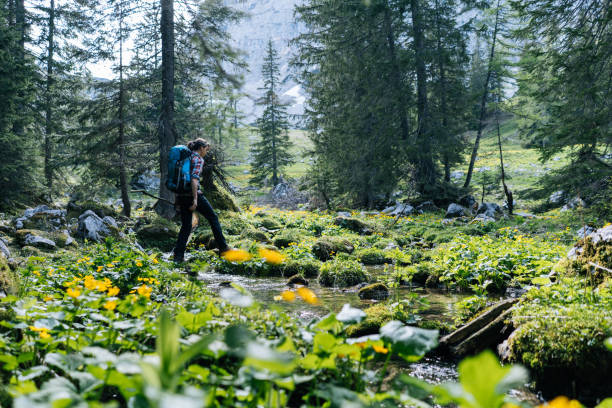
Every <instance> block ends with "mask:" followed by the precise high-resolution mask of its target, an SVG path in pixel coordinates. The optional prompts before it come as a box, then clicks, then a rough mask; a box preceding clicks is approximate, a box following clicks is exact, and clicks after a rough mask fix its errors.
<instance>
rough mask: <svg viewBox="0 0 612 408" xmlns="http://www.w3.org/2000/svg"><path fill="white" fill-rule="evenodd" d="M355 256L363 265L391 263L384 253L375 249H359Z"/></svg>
mask: <svg viewBox="0 0 612 408" xmlns="http://www.w3.org/2000/svg"><path fill="white" fill-rule="evenodd" d="M355 256H356V257H357V259H359V260H360V261H361V262H362V263H363V264H364V265H382V264H387V263H391V262H392V261H393V260H392V259H391V258H389V257H388V256H387V255H386V253H385V251H383V250H382V249H377V248H365V249H361V250H359V251H357V252H356V253H355Z"/></svg>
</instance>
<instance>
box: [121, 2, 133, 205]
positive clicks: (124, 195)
mask: <svg viewBox="0 0 612 408" xmlns="http://www.w3.org/2000/svg"><path fill="white" fill-rule="evenodd" d="M122 6H123V5H122V4H121V5H119V7H120V8H121V9H120V11H119V184H120V186H121V201H122V202H123V211H122V212H121V213H122V214H123V215H125V216H126V217H130V216H131V213H132V205H131V203H130V196H129V194H128V182H127V169H126V166H127V163H126V157H125V156H126V155H125V144H126V140H125V113H124V112H125V84H124V81H123V17H124V16H123V7H122Z"/></svg>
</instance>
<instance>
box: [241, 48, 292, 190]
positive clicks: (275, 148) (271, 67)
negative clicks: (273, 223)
mask: <svg viewBox="0 0 612 408" xmlns="http://www.w3.org/2000/svg"><path fill="white" fill-rule="evenodd" d="M261 73H262V76H263V81H264V86H263V88H262V89H263V90H265V95H264V97H263V99H262V101H261V102H260V103H261V104H262V105H263V106H264V111H263V113H262V115H261V117H260V118H258V119H257V129H258V132H259V136H260V137H261V140H260V141H259V142H257V143H256V144H255V146H254V161H253V163H251V169H252V170H251V173H252V174H253V177H252V178H251V183H253V184H259V185H261V184H263V183H264V181H265V180H266V179H268V178H269V177H270V180H271V182H272V185H274V186H276V185H277V184H278V183H279V182H280V180H281V175H282V171H283V169H284V168H285V167H286V166H288V165H290V164H291V163H292V162H293V158H292V156H291V153H290V152H289V149H290V148H291V146H292V143H291V141H290V140H289V121H288V119H287V109H286V107H285V106H284V105H283V104H282V103H281V101H280V99H279V96H278V91H279V75H280V71H279V68H278V53H277V51H276V50H275V49H274V45H273V44H272V40H269V41H268V49H267V54H266V56H265V58H264V63H263V67H262V70H261Z"/></svg>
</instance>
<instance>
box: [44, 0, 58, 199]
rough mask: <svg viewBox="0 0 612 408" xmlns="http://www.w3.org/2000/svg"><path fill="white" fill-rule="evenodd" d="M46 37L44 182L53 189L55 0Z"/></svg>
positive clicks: (51, 8)
mask: <svg viewBox="0 0 612 408" xmlns="http://www.w3.org/2000/svg"><path fill="white" fill-rule="evenodd" d="M48 30H49V32H48V35H47V41H48V43H47V81H46V89H45V92H46V95H45V152H44V154H45V181H46V183H47V188H48V189H49V190H51V187H53V171H52V169H51V137H52V133H53V117H52V115H53V97H52V94H51V88H52V86H53V58H54V52H55V43H54V35H55V0H50V2H49V27H48Z"/></svg>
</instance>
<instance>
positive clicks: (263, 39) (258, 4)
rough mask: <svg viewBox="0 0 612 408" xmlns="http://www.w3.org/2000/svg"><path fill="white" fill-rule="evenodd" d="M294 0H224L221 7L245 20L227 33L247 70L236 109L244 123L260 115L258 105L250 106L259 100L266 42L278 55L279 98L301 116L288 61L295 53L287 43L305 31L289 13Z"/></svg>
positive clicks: (298, 93) (299, 91)
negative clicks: (241, 53) (242, 15)
mask: <svg viewBox="0 0 612 408" xmlns="http://www.w3.org/2000/svg"><path fill="white" fill-rule="evenodd" d="M298 3H302V2H301V1H298V0H247V1H243V0H225V1H224V4H226V5H227V6H230V7H232V8H234V9H237V10H240V11H242V12H245V13H246V14H247V15H248V17H247V18H245V19H243V20H242V21H240V22H239V23H238V24H233V25H231V26H230V27H229V28H228V30H229V33H230V35H231V38H232V42H233V45H234V47H236V48H239V49H240V50H242V51H244V52H245V53H246V62H247V64H248V66H249V67H250V68H251V69H250V72H247V73H245V77H244V79H245V84H244V89H243V90H244V91H245V92H246V94H247V95H248V97H247V98H243V99H242V100H241V101H240V103H239V106H238V108H239V109H241V110H242V111H243V112H245V114H246V115H247V121H249V122H250V121H252V120H254V119H255V117H257V116H259V114H260V113H261V109H262V108H261V106H258V105H256V104H254V103H253V101H254V100H256V99H259V97H261V95H262V91H261V90H260V89H258V88H261V87H262V86H263V80H262V76H261V66H262V65H263V61H264V57H265V55H266V47H267V44H268V40H272V43H273V45H274V47H275V48H276V50H277V51H278V56H279V69H280V80H281V82H280V97H281V101H283V102H286V103H288V104H289V107H288V112H289V113H290V114H297V115H301V114H303V113H304V103H305V101H306V98H305V93H304V91H303V90H302V88H301V87H300V85H298V84H297V82H296V81H295V79H294V78H293V76H292V74H291V72H290V67H289V60H290V58H291V56H292V55H293V54H294V53H295V50H294V48H293V47H292V46H291V45H290V44H289V41H290V40H292V39H294V38H295V37H297V36H298V35H299V34H300V33H302V32H305V31H306V28H305V26H304V25H303V24H302V23H301V22H298V21H296V19H295V18H294V16H293V11H294V8H295V6H296V5H297V4H298Z"/></svg>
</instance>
